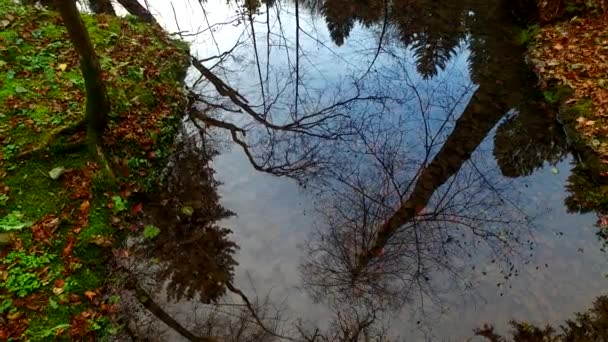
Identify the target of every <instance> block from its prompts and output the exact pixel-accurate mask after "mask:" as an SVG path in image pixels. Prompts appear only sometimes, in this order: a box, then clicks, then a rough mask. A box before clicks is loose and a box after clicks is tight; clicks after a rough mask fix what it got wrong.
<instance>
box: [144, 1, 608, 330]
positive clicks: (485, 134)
mask: <svg viewBox="0 0 608 342" xmlns="http://www.w3.org/2000/svg"><path fill="white" fill-rule="evenodd" d="M149 2H150V6H151V8H152V9H153V12H155V13H156V14H157V15H158V18H159V20H160V21H161V22H162V23H163V25H165V26H166V27H167V29H168V30H169V31H171V32H178V31H179V32H180V33H181V34H182V36H183V38H184V39H186V40H189V41H190V42H191V44H192V45H191V49H192V53H193V54H194V55H196V56H197V57H199V58H200V59H208V60H207V61H205V62H204V64H205V65H206V66H207V68H211V70H212V71H213V72H214V73H215V74H216V75H217V76H218V77H220V78H221V79H222V80H223V82H225V83H227V84H229V85H230V86H231V87H232V88H234V89H236V90H237V91H238V92H239V93H240V95H242V97H243V98H246V99H247V101H248V102H247V103H248V105H249V106H250V107H251V108H253V110H255V111H256V112H257V113H262V114H261V117H262V118H263V119H264V120H265V121H266V122H267V123H272V124H273V125H275V126H278V127H283V129H273V128H269V127H268V125H266V127H265V126H264V125H262V124H260V120H258V121H256V120H253V119H252V117H251V116H248V115H246V114H245V113H243V111H242V110H241V111H240V112H235V111H231V110H225V109H226V108H228V109H235V108H236V107H235V106H234V103H231V102H230V101H229V100H228V98H226V97H225V96H222V95H221V94H219V93H218V91H217V88H216V87H215V86H214V85H213V84H211V83H210V82H208V81H206V80H205V79H204V78H203V79H201V78H199V73H198V71H197V70H194V69H193V70H192V72H191V74H190V77H189V81H190V85H191V86H192V87H194V89H195V90H196V91H197V92H199V93H200V94H202V95H203V96H204V98H205V100H204V102H207V109H208V110H209V113H212V115H213V117H215V118H217V119H220V120H223V121H225V122H230V123H233V124H235V125H238V126H239V127H241V128H243V129H246V130H247V135H246V136H245V137H241V138H242V139H243V141H244V142H246V144H247V146H248V150H247V152H248V153H250V155H249V157H250V158H248V156H247V155H246V154H245V152H244V150H243V149H242V148H240V146H238V145H236V144H233V143H232V142H231V136H230V135H229V134H227V133H226V131H225V130H221V129H215V130H213V133H212V136H211V138H213V139H211V140H213V141H214V144H217V145H218V147H217V148H218V149H219V151H220V155H219V156H217V157H215V159H214V162H213V163H212V167H213V169H214V170H215V171H216V174H215V178H216V179H217V180H219V181H220V182H221V183H222V185H221V186H220V187H219V192H220V196H221V204H222V205H223V206H224V207H225V208H226V209H228V210H230V211H232V212H234V213H236V216H233V217H230V218H228V219H225V220H223V221H221V223H220V224H221V225H222V226H225V227H229V228H230V229H232V231H233V234H232V238H233V239H234V240H235V242H236V243H237V244H238V245H239V246H240V249H239V250H238V251H237V252H236V255H235V257H234V258H235V260H236V261H237V262H238V266H237V267H236V269H235V281H234V284H235V285H236V286H238V287H239V288H240V289H241V290H243V291H245V292H246V293H249V294H251V296H254V294H257V295H259V296H260V298H262V297H264V296H265V295H268V298H269V299H270V301H271V302H272V303H275V304H277V305H278V304H281V307H282V308H283V311H282V316H284V318H285V321H290V322H292V321H298V320H302V321H303V322H305V325H306V326H308V327H315V326H318V327H321V328H322V329H326V330H331V329H332V328H334V329H335V328H336V324H337V323H336V322H338V323H339V321H336V317H340V316H337V313H342V314H343V315H346V316H347V315H348V312H349V310H354V311H355V312H358V313H369V312H373V313H374V314H377V316H378V317H377V319H376V320H375V322H374V324H375V327H376V328H377V330H382V329H380V327H383V328H385V329H384V330H385V331H386V334H387V335H390V336H392V337H393V338H395V339H398V340H401V339H407V340H424V339H428V340H454V341H460V340H464V339H466V338H469V337H471V336H472V335H473V329H474V328H476V327H479V326H481V325H482V324H483V323H492V324H494V325H496V326H497V327H498V328H499V329H501V330H503V331H504V329H506V326H507V323H508V321H509V320H511V319H517V320H527V321H530V322H532V323H537V324H541V325H544V324H547V323H550V324H556V323H559V322H561V321H563V320H564V319H566V318H569V317H571V316H572V314H573V313H574V312H576V311H581V310H585V309H586V308H588V307H589V306H590V304H591V303H592V302H593V300H594V298H595V297H596V296H598V295H600V294H603V289H604V288H605V286H606V285H607V284H608V279H607V278H606V277H605V275H606V272H607V270H606V269H605V266H604V265H605V262H606V259H605V255H604V253H603V252H602V251H601V248H602V243H601V241H599V240H598V237H597V235H596V231H597V229H598V228H597V227H595V222H596V220H597V218H596V216H595V214H592V213H588V214H580V213H576V209H577V206H576V204H575V201H573V200H572V199H571V198H570V199H569V197H571V194H570V193H569V190H568V188H567V184H568V177H569V176H570V173H571V169H572V168H573V165H575V164H576V158H574V157H573V156H572V154H571V150H570V147H569V146H568V141H567V138H566V137H565V136H564V134H563V131H562V129H561V127H560V126H559V124H558V122H556V120H555V113H553V112H551V110H550V109H548V108H546V107H545V106H544V105H543V104H542V101H539V96H538V94H536V93H535V91H534V84H535V79H534V77H533V75H531V74H530V73H529V72H528V69H527V67H526V65H525V64H524V61H523V52H524V51H523V48H522V47H521V46H519V45H517V44H516V42H515V37H516V35H517V32H518V31H517V30H518V29H517V26H516V25H517V23H516V22H515V19H516V17H517V16H515V15H514V13H516V9H513V8H510V7H509V5H508V3H506V2H504V3H503V2H502V1H499V0H493V1H478V0H470V1H464V0H459V1H439V2H437V1H420V0H418V1H390V2H389V1H349V0H326V1H324V2H323V1H318V2H315V1H303V2H300V3H297V4H296V3H294V2H292V1H286V2H281V1H275V2H272V3H257V2H255V1H252V2H247V3H245V4H240V3H232V2H229V3H225V2H223V1H214V0H209V1H208V2H206V3H204V4H203V6H202V7H201V5H200V4H199V3H198V2H196V1H194V0H189V1H188V0H184V1H175V2H173V3H171V2H166V1H149ZM214 56H215V58H214ZM210 104H211V105H210ZM203 107H204V105H203ZM221 107H224V108H221ZM212 109H213V110H212ZM294 122H296V123H298V125H299V126H297V127H299V128H296V129H291V128H290V129H284V127H285V125H289V124H290V123H294ZM289 127H292V126H289ZM218 141H219V142H218ZM254 166H256V167H254ZM192 189H196V187H193V188H192ZM193 191H194V190H193ZM168 291H170V290H168ZM192 305H193V304H192V303H189V302H187V301H184V300H183V299H182V300H181V301H177V302H175V303H174V304H173V310H174V311H175V312H177V313H181V315H185V316H188V313H189V312H191V310H193V309H192V307H193V306H192ZM370 310H371V311H370ZM374 317H375V316H374ZM287 330H289V329H287ZM287 330H286V331H287ZM338 340H340V339H338Z"/></svg>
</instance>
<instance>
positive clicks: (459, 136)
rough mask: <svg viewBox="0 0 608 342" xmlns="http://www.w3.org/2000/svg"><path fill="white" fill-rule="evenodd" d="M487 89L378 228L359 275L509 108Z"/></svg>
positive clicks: (479, 92)
mask: <svg viewBox="0 0 608 342" xmlns="http://www.w3.org/2000/svg"><path fill="white" fill-rule="evenodd" d="M487 89H488V88H486V87H485V86H484V85H482V86H480V87H479V89H477V91H476V92H475V94H474V95H473V97H472V98H471V101H470V102H469V104H468V105H467V107H466V108H465V111H464V113H463V114H462V116H461V117H460V118H459V119H458V121H457V122H456V126H455V127H454V130H453V131H452V133H451V134H450V136H449V137H448V138H447V140H446V141H445V143H444V144H443V146H442V148H441V150H440V151H439V152H438V153H437V155H436V156H435V157H434V158H433V160H432V161H431V163H430V164H429V165H428V166H427V167H426V168H424V170H423V171H422V172H421V173H420V176H419V177H418V180H417V181H416V185H415V187H414V190H413V191H412V193H411V194H410V196H409V197H408V198H407V199H406V200H405V201H403V202H402V203H401V206H400V207H399V208H398V209H397V210H396V211H395V213H394V214H393V215H392V216H391V217H389V218H388V219H387V220H386V221H385V222H384V224H382V226H381V227H380V228H379V229H378V233H377V235H376V239H375V241H374V244H373V246H372V247H371V248H370V249H369V250H367V252H365V253H362V254H361V256H360V257H359V260H358V262H357V266H356V268H355V272H354V274H355V276H357V275H358V274H359V273H360V272H361V271H362V270H363V269H364V268H365V267H366V266H367V264H368V263H369V262H370V261H371V260H372V259H373V258H374V256H375V255H378V254H379V252H380V250H381V249H382V248H384V246H385V245H386V244H387V243H388V241H389V239H390V238H391V236H393V235H394V234H395V232H396V231H397V229H399V227H401V226H403V225H404V224H406V223H407V222H408V221H409V220H411V219H413V218H414V217H415V216H416V215H417V214H418V213H419V212H420V210H422V209H423V208H424V207H425V206H426V205H427V204H428V202H429V200H430V199H431V196H432V195H433V193H434V192H435V190H437V189H438V188H439V187H440V186H441V185H443V184H444V183H445V182H446V181H447V180H448V179H449V178H450V177H452V176H454V175H455V174H456V173H457V172H458V170H460V168H461V167H462V164H464V162H466V161H467V160H468V159H469V158H470V157H471V154H472V153H473V152H474V151H475V150H476V149H477V147H478V146H479V144H480V143H481V142H482V141H483V140H484V138H485V137H486V136H487V135H488V133H489V132H490V130H491V129H492V128H493V127H494V126H495V125H496V123H497V122H498V121H499V120H500V118H501V117H502V116H503V114H504V113H505V112H506V109H507V108H506V105H501V104H500V103H497V102H496V101H499V100H498V99H497V96H495V95H496V94H491V93H488V92H487V91H485V90H487Z"/></svg>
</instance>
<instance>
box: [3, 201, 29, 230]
mask: <svg viewBox="0 0 608 342" xmlns="http://www.w3.org/2000/svg"><path fill="white" fill-rule="evenodd" d="M4 196H6V195H4ZM5 204H6V203H5ZM31 225H32V223H31V222H27V221H24V220H23V214H22V213H21V212H19V211H13V212H10V213H9V214H8V215H6V216H4V217H3V218H1V219H0V231H5V232H10V231H13V230H21V229H23V228H27V227H30V226H31Z"/></svg>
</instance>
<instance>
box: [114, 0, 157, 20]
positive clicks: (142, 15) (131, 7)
mask: <svg viewBox="0 0 608 342" xmlns="http://www.w3.org/2000/svg"><path fill="white" fill-rule="evenodd" d="M118 3H119V4H121V5H122V7H124V8H125V9H126V10H127V11H128V12H129V13H130V14H131V15H134V16H136V17H138V18H139V19H141V20H142V21H144V22H146V23H151V24H152V23H156V19H154V16H153V15H152V13H150V11H148V9H146V8H145V7H144V6H142V5H141V4H140V3H139V1H138V0H118Z"/></svg>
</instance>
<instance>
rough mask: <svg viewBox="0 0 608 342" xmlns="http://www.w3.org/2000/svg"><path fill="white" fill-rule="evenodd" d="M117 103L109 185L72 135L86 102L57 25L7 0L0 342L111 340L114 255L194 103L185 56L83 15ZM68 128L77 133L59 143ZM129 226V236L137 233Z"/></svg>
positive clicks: (1, 39) (1, 5) (1, 58)
mask: <svg viewBox="0 0 608 342" xmlns="http://www.w3.org/2000/svg"><path fill="white" fill-rule="evenodd" d="M83 21H84V22H85V24H86V26H87V28H88V30H89V33H90V36H91V39H92V41H93V44H94V46H95V49H96V51H97V54H98V55H99V58H100V62H101V68H102V71H103V78H104V80H105V82H106V86H107V89H108V96H109V99H110V102H111V106H112V112H111V118H110V124H109V128H108V130H107V132H106V133H105V136H104V138H103V142H104V145H105V148H106V155H107V157H108V161H109V164H110V166H111V169H112V170H113V171H114V172H113V173H114V176H115V178H114V179H112V178H110V177H109V175H108V174H107V173H106V171H104V168H102V167H100V164H99V162H98V159H97V155H96V154H95V153H92V152H91V151H90V148H88V147H87V145H86V144H85V143H84V141H85V139H84V134H85V133H84V131H82V132H81V130H79V129H78V127H74V128H75V129H74V130H72V131H69V130H68V131H65V128H67V127H72V126H76V125H77V123H79V122H81V121H82V119H83V117H84V105H85V100H86V95H85V91H84V81H83V78H82V75H81V72H80V69H79V63H78V56H77V54H76V52H75V50H74V49H73V48H72V46H71V44H70V41H69V39H68V36H67V33H66V30H65V29H64V27H63V26H62V22H61V19H60V17H59V16H58V15H57V14H56V13H53V12H51V11H48V10H43V9H36V8H32V7H24V6H21V5H17V4H15V3H14V2H13V1H12V0H0V256H1V259H0V340H11V339H12V340H47V339H56V338H59V339H83V338H89V337H96V338H102V337H104V336H109V335H111V334H112V333H113V332H114V331H115V330H116V329H119V328H120V327H119V326H116V324H114V323H113V322H112V313H113V312H114V311H115V310H116V306H117V305H119V299H118V298H117V297H115V296H109V295H107V288H108V286H110V285H111V281H109V280H108V274H109V272H110V267H111V264H112V263H111V262H110V260H109V258H110V257H111V253H110V250H111V247H112V246H116V244H117V243H119V242H120V240H121V236H122V235H124V233H123V232H124V231H130V230H132V229H133V227H132V226H131V225H128V224H127V223H126V220H125V215H127V214H128V215H136V214H137V213H138V212H139V211H141V205H140V204H138V203H135V200H133V196H132V194H134V193H136V192H145V191H147V192H152V191H154V188H155V186H156V184H157V183H158V181H159V178H160V177H159V176H158V174H159V172H158V170H160V169H161V168H162V165H163V163H164V160H165V158H166V157H167V155H168V153H170V151H171V148H172V147H171V144H172V141H173V137H174V133H175V130H176V126H177V125H178V121H179V116H180V112H181V111H182V110H183V108H184V105H185V97H184V95H183V90H182V85H181V79H182V78H183V76H184V73H185V69H186V67H187V60H188V59H187V53H186V47H185V46H184V45H182V44H180V43H179V42H176V41H173V40H171V39H169V38H168V37H167V36H166V34H165V33H164V32H162V31H161V30H160V29H158V28H156V27H152V26H148V25H146V24H141V23H138V22H137V20H135V19H134V18H130V17H127V18H114V17H109V16H90V15H83ZM59 131H65V132H69V134H62V135H60V136H58V135H57V132H59ZM129 228H131V229H129Z"/></svg>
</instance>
